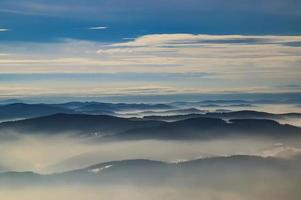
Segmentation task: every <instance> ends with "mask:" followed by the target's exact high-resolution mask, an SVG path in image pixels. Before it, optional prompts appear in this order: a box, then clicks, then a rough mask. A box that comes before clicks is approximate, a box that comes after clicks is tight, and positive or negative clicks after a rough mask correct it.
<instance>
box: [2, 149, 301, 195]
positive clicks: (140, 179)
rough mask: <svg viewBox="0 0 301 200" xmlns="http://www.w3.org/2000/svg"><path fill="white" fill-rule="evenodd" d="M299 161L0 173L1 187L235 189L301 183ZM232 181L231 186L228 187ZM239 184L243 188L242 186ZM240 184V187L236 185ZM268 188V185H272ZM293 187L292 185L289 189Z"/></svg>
mask: <svg viewBox="0 0 301 200" xmlns="http://www.w3.org/2000/svg"><path fill="white" fill-rule="evenodd" d="M300 170H301V165H300V162H299V160H298V159H292V160H286V159H283V160H282V159H276V158H263V157H256V156H243V155H241V156H240V155H237V156H229V157H214V158H205V159H198V160H192V161H187V162H180V163H165V162H160V161H151V160H139V159H138V160H124V161H113V162H106V163H101V164H97V165H93V166H90V167H87V168H83V169H78V170H73V171H67V172H63V173H56V174H50V175H39V174H35V173H32V172H7V173H0V185H6V186H7V185H11V186H15V185H17V186H18V185H26V186H28V185H35V184H37V185H41V184H101V185H111V184H112V185H115V184H122V185H128V184H135V185H150V184H154V185H158V184H159V185H160V186H163V185H169V186H171V185H173V186H175V185H178V186H181V185H182V186H186V187H187V186H188V187H190V186H193V185H194V186H193V187H196V186H197V187H202V186H203V187H208V186H209V187H210V186H213V185H214V187H223V188H228V189H229V188H232V187H233V185H232V184H234V186H235V188H236V189H237V187H245V189H248V186H250V184H251V185H253V184H255V185H256V184H260V183H262V181H263V182H264V183H265V184H267V183H269V184H273V182H274V181H276V182H278V181H285V182H288V183H292V185H293V184H298V183H300V180H301V179H300V178H301V174H300V173H299V171H300ZM229 181H231V184H229ZM239 183H240V184H239ZM237 184H239V185H237ZM269 184H267V185H269ZM289 186H290V185H289Z"/></svg>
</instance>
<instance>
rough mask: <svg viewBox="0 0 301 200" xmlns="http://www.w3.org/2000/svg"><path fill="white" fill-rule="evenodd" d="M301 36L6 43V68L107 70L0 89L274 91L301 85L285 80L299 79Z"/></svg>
mask: <svg viewBox="0 0 301 200" xmlns="http://www.w3.org/2000/svg"><path fill="white" fill-rule="evenodd" d="M300 43H301V36H243V35H194V34H155V35H145V36H141V37H138V38H136V39H133V40H130V41H125V42H121V43H101V42H93V41H82V40H72V39H65V40H61V41H58V42H56V43H28V42H27V43H14V44H11V43H2V44H1V45H0V52H1V59H0V70H1V72H2V73H27V74H28V73H60V74H62V73H69V74H70V73H77V74H83V76H85V75H84V74H86V73H98V74H102V77H99V78H100V79H97V78H94V79H93V80H94V81H87V80H85V81H84V80H82V81H81V79H76V78H74V79H72V78H71V79H70V77H69V79H67V80H64V79H63V78H61V79H60V80H59V81H58V82H57V80H56V79H53V80H51V79H48V82H47V81H42V80H41V79H39V78H37V77H36V79H35V80H34V79H33V80H31V81H29V80H27V81H23V83H25V84H22V87H20V84H19V83H20V82H22V78H21V79H20V80H19V83H18V82H16V83H15V85H14V83H12V82H9V81H8V79H7V78H6V79H4V80H2V81H1V80H0V81H1V82H2V83H1V87H0V90H1V91H2V92H3V93H5V94H11V93H14V94H16V93H18V92H20V91H26V93H39V92H38V91H43V92H42V93H52V92H51V91H56V93H59V94H60V93H64V92H67V91H69V92H71V93H75V91H79V93H81V92H83V91H85V94H91V95H92V94H99V93H106V94H108V93H107V92H105V91H104V88H106V90H107V91H110V92H109V93H110V94H119V93H128V92H130V93H133V89H134V88H136V89H135V90H137V88H142V89H145V88H147V90H149V88H151V89H152V91H153V92H156V91H157V92H163V93H164V92H172V93H193V92H195V93H198V92H227V91H228V92H231V91H232V92H274V91H275V89H276V88H277V92H296V91H298V87H284V86H289V85H291V86H293V85H299V83H300V77H301V71H300V61H301V51H300ZM29 50H30V51H29ZM106 74H107V77H111V79H110V78H106V76H105V75H106ZM159 74H163V75H159ZM164 74H165V75H166V76H165V77H164ZM192 74H195V76H192ZM114 75H115V76H116V77H119V78H115V79H114V78H113V77H114ZM77 76H78V75H77ZM173 76H175V77H179V76H181V77H182V79H183V80H185V81H184V82H180V81H179V80H177V79H176V78H173ZM83 79H84V78H83ZM77 80H78V81H77ZM120 81H122V82H120ZM50 82H51V86H49V85H50V84H49V83H50ZM8 85H9V86H8ZM137 85H139V87H137ZM72 88H73V89H72ZM153 89H154V90H153ZM156 89H157V90H156ZM30 91H31V92H30ZM145 91H146V90H145ZM139 92H141V90H139Z"/></svg>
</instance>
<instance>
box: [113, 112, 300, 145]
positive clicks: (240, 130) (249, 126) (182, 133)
mask: <svg viewBox="0 0 301 200" xmlns="http://www.w3.org/2000/svg"><path fill="white" fill-rule="evenodd" d="M233 135H236V136H245V135H248V136H267V137H283V138H285V137H296V136H301V128H298V127H295V126H291V125H282V124H279V123H278V122H276V121H273V120H265V119H234V120H230V122H226V121H224V120H222V119H217V118H204V117H198V118H190V119H185V120H181V121H176V122H169V123H165V124H161V125H159V126H155V127H149V128H139V129H134V130H128V131H125V132H123V133H120V134H118V135H115V136H113V137H119V138H125V139H165V140H169V139H171V140H172V139H181V140H183V139H213V138H220V137H226V136H233Z"/></svg>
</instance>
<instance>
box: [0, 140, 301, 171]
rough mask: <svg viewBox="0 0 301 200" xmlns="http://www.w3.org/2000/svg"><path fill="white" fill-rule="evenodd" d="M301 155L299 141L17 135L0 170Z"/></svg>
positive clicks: (2, 153)
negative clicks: (111, 139) (98, 139)
mask: <svg viewBox="0 0 301 200" xmlns="http://www.w3.org/2000/svg"><path fill="white" fill-rule="evenodd" d="M16 138H17V139H16ZM299 153H301V141H299V140H288V139H283V140H279V139H275V140H273V139H267V138H258V137H257V138H255V137H253V138H251V137H245V138H243V137H241V138H228V139H216V140H208V141H172V140H170V141H168V140H167V141H160V140H142V141H120V142H108V143H99V142H91V141H87V140H85V139H81V138H72V137H68V136H60V135H57V136H29V135H26V136H24V135H22V136H21V135H15V139H13V140H2V141H1V142H0V157H1V161H0V166H1V167H2V168H3V169H9V170H13V171H34V172H40V173H50V172H59V171H66V170H70V169H77V168H81V167H86V166H89V165H92V164H97V163H101V162H107V161H113V160H126V159H150V160H161V161H167V162H178V161H181V160H192V159H197V158H202V157H212V156H224V155H238V154H240V155H260V156H264V157H268V156H274V157H282V158H283V157H284V158H286V157H287V158H289V157H291V156H294V155H296V154H299Z"/></svg>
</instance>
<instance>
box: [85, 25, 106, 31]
mask: <svg viewBox="0 0 301 200" xmlns="http://www.w3.org/2000/svg"><path fill="white" fill-rule="evenodd" d="M107 28H108V27H106V26H94V27H90V28H89V30H104V29H107Z"/></svg>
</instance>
